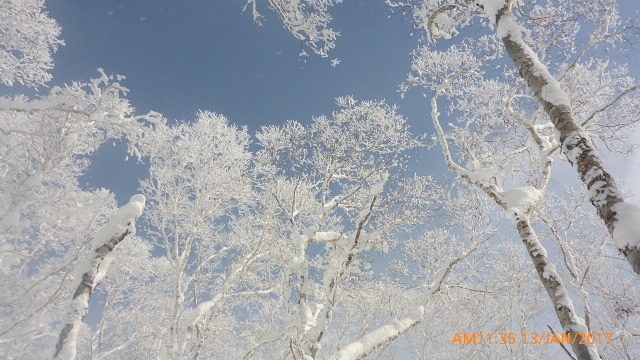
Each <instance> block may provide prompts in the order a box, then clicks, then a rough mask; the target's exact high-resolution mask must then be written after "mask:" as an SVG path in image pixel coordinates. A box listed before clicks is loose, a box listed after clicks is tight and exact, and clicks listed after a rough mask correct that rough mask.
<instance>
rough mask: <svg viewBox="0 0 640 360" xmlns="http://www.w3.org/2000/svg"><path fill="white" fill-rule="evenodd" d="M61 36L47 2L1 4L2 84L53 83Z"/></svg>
mask: <svg viewBox="0 0 640 360" xmlns="http://www.w3.org/2000/svg"><path fill="white" fill-rule="evenodd" d="M59 36H60V26H58V24H57V23H56V21H55V20H53V19H52V18H50V17H49V16H48V14H47V12H46V11H44V0H3V1H2V2H0V82H2V83H3V84H5V85H9V86H11V85H13V84H15V83H20V84H22V85H25V86H29V87H37V86H40V85H44V84H45V83H46V82H48V81H49V80H51V74H49V70H51V68H52V67H53V59H52V57H51V55H52V53H54V52H55V51H56V50H57V49H58V46H60V45H64V42H63V41H62V40H60V39H59V38H58V37H59Z"/></svg>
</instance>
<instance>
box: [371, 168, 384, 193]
mask: <svg viewBox="0 0 640 360" xmlns="http://www.w3.org/2000/svg"><path fill="white" fill-rule="evenodd" d="M381 177H382V179H380V181H379V182H378V183H376V184H375V185H373V186H371V189H369V192H370V193H371V195H374V196H375V195H378V194H380V193H381V192H382V190H383V189H384V184H386V183H387V179H389V173H388V172H386V171H385V172H384V173H382V175H381Z"/></svg>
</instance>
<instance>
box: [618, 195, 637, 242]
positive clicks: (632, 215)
mask: <svg viewBox="0 0 640 360" xmlns="http://www.w3.org/2000/svg"><path fill="white" fill-rule="evenodd" d="M611 208H612V209H613V211H615V212H616V223H615V225H614V229H613V241H614V242H615V244H616V246H617V247H618V248H619V249H624V248H626V247H640V207H639V206H637V205H635V204H630V203H627V202H619V203H617V204H615V205H613V206H612V207H611Z"/></svg>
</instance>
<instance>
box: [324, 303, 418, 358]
mask: <svg viewBox="0 0 640 360" xmlns="http://www.w3.org/2000/svg"><path fill="white" fill-rule="evenodd" d="M423 315H424V307H423V306H417V307H415V308H413V309H411V310H409V312H408V313H407V316H405V317H404V318H402V319H399V320H396V321H394V322H393V323H391V324H388V325H384V326H382V327H380V328H378V329H376V330H374V331H372V332H370V333H368V334H366V335H364V336H363V337H361V338H360V339H359V340H358V341H355V342H353V343H351V344H349V345H347V346H345V347H343V348H342V349H340V351H338V352H337V353H336V354H334V355H333V356H331V357H330V358H329V359H330V360H355V359H359V358H361V357H362V356H364V355H366V354H368V353H369V352H371V351H372V350H374V349H375V348H377V347H378V346H381V345H384V344H385V343H386V342H388V341H389V340H392V339H394V338H396V337H398V336H399V335H401V334H402V333H403V332H405V331H407V330H408V329H409V328H411V327H412V326H414V325H415V324H417V323H418V322H420V321H421V320H422V316H423Z"/></svg>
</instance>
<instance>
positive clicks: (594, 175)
mask: <svg viewBox="0 0 640 360" xmlns="http://www.w3.org/2000/svg"><path fill="white" fill-rule="evenodd" d="M507 3H508V2H507ZM496 23H497V24H498V36H499V37H500V38H501V39H502V42H503V44H504V47H505V49H506V50H507V53H508V54H509V56H510V57H511V59H512V60H513V62H514V63H515V65H516V67H517V68H518V71H519V72H520V75H521V76H522V77H523V78H524V79H525V81H526V82H527V84H528V85H529V87H530V88H531V89H532V90H533V92H534V94H535V97H536V98H537V99H538V101H539V102H540V103H541V104H542V107H543V108H544V110H545V112H546V113H547V114H548V115H549V118H550V119H551V122H552V123H553V125H554V126H555V128H556V130H558V131H559V132H560V141H561V144H562V151H563V153H564V154H565V155H566V156H567V159H568V160H569V162H570V163H571V165H572V166H573V167H574V168H575V169H576V170H577V171H578V174H579V175H580V179H581V180H582V182H583V183H584V184H585V185H586V186H587V189H588V191H589V200H590V201H591V203H592V204H593V205H594V206H595V207H596V209H597V210H598V215H599V216H600V218H601V219H602V221H604V223H605V225H606V226H607V229H608V230H609V233H610V234H611V235H612V236H613V238H614V242H615V244H616V246H617V247H618V249H619V250H620V252H622V253H623V254H624V256H625V257H626V258H627V261H629V263H630V264H631V266H632V268H633V271H634V272H635V273H636V274H640V233H638V232H636V231H629V230H628V228H629V226H631V227H634V228H637V227H638V224H639V223H640V209H639V208H638V207H637V206H636V205H634V204H630V203H625V202H624V199H623V197H622V195H621V194H620V193H619V191H618V188H617V185H616V183H615V181H614V179H613V177H612V176H611V174H610V173H609V172H608V171H607V169H606V168H605V166H604V163H603V161H602V159H601V157H600V154H599V153H598V151H597V150H596V149H595V147H594V145H593V143H592V142H591V139H590V138H589V135H588V134H586V133H585V132H584V131H583V130H582V128H581V127H580V125H579V124H578V123H577V122H576V121H575V119H574V117H573V111H572V109H571V104H570V101H569V97H568V96H567V94H566V93H565V92H564V90H562V88H561V87H560V84H559V83H558V82H557V81H556V79H555V78H554V77H553V76H552V75H551V74H550V73H549V70H548V69H547V67H546V66H545V65H544V64H543V63H542V62H541V61H540V60H539V59H538V57H537V55H536V54H535V53H534V52H533V50H532V49H531V48H530V47H529V46H528V45H527V43H526V42H525V41H524V39H523V38H522V32H521V28H520V27H519V25H518V24H517V23H516V21H515V19H514V18H513V16H511V14H510V8H509V6H505V7H503V8H502V9H501V10H500V11H498V13H497V15H496ZM621 212H624V214H621ZM621 219H624V221H625V222H631V223H632V224H624V225H621V224H620V222H621ZM617 227H618V228H619V229H618V231H616V228H617ZM623 227H624V229H622V228H623Z"/></svg>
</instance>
